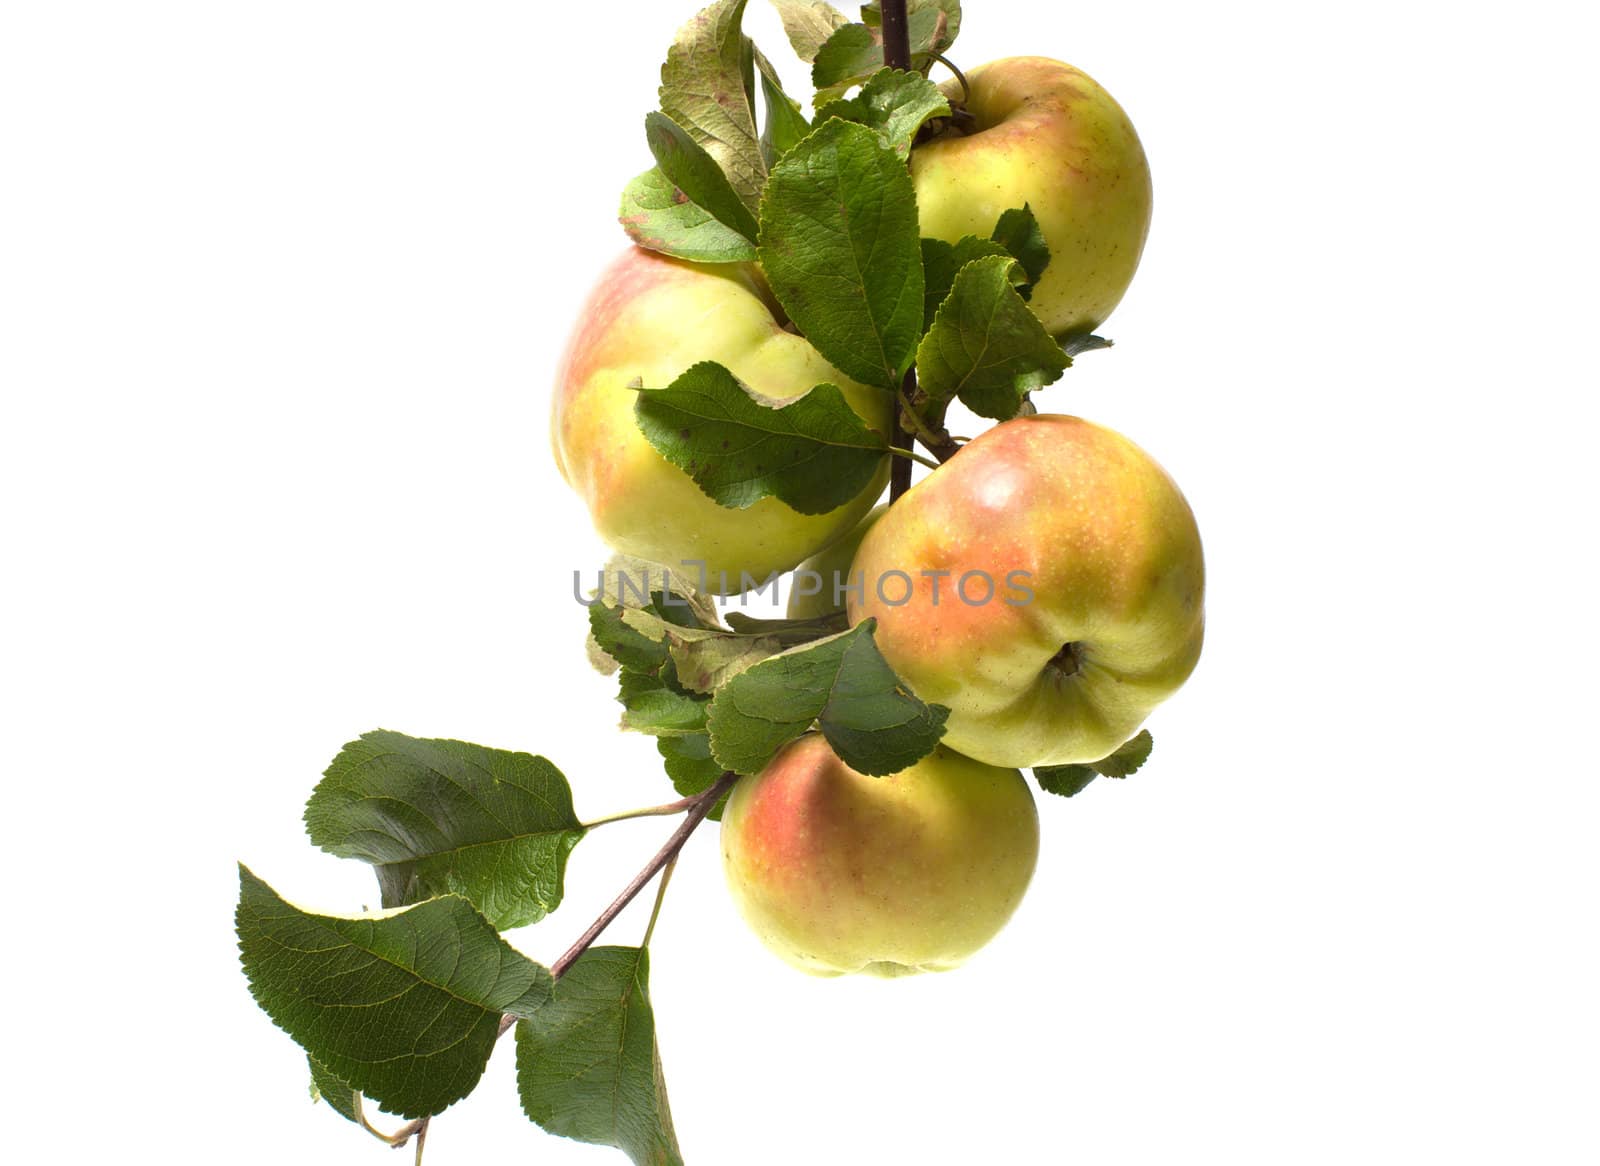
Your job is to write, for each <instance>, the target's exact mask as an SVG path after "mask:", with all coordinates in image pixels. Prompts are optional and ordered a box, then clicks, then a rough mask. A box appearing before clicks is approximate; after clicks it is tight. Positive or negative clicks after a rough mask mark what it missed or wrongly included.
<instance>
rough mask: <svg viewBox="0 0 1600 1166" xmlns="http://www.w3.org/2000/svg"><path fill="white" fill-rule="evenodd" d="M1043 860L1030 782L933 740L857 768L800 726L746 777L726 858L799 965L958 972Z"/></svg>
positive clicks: (784, 951)
mask: <svg viewBox="0 0 1600 1166" xmlns="http://www.w3.org/2000/svg"><path fill="white" fill-rule="evenodd" d="M1038 856H1039V817H1038V812H1037V811H1036V810H1035V808H1034V804H1033V795H1032V793H1030V792H1029V790H1028V785H1027V782H1025V781H1024V780H1023V778H1022V775H1021V774H1020V773H1018V772H1017V771H1016V770H1014V769H996V768H994V767H992V766H988V765H983V764H981V763H979V762H977V761H973V760H972V759H971V758H969V757H962V756H961V755H960V754H957V753H954V752H952V751H951V750H949V749H946V748H944V747H942V746H941V747H939V748H937V749H935V750H934V752H932V753H931V754H929V755H928V756H927V757H925V758H923V759H922V760H921V761H919V762H917V764H915V765H913V766H912V767H911V768H910V769H905V770H902V771H900V772H899V773H895V774H891V775H890V776H888V777H865V776H863V775H861V774H859V773H857V772H856V771H855V770H853V769H851V768H850V767H849V766H848V765H846V764H845V763H844V762H843V761H841V760H839V758H838V757H837V756H835V755H834V753H833V750H832V749H830V748H829V747H828V743H827V741H826V740H825V739H824V738H823V737H821V736H820V735H818V734H815V733H813V734H809V735H807V736H805V737H801V738H800V739H799V740H797V741H794V742H791V743H790V744H789V745H787V746H785V747H784V749H783V750H782V751H781V752H780V753H779V754H778V756H777V757H775V758H774V759H773V760H772V762H771V764H769V765H768V766H767V768H766V769H764V770H762V771H761V772H760V773H759V774H756V775H754V776H751V777H746V778H742V779H741V780H740V781H739V782H738V784H736V785H735V786H734V787H733V792H732V794H730V795H729V797H728V805H727V808H726V809H725V810H724V811H723V815H722V857H723V868H724V870H725V872H726V874H727V878H728V887H729V890H730V891H731V892H732V895H733V898H734V901H735V902H736V903H737V905H738V907H739V909H740V911H741V913H742V914H743V915H744V917H745V920H746V921H747V922H748V923H749V924H750V926H751V928H753V929H754V931H755V932H756V934H757V935H758V936H760V937H761V939H762V941H763V942H764V943H765V944H766V945H767V946H768V947H769V948H771V949H772V950H773V951H775V952H776V953H777V954H778V955H780V956H782V957H783V958H784V959H785V960H787V961H788V962H789V963H791V964H793V965H794V966H795V967H797V968H800V969H801V970H802V971H807V972H812V973H815V974H817V975H841V974H845V973H849V972H866V973H869V974H872V975H879V976H898V975H906V974H908V973H911V972H924V971H944V970H946V969H949V968H953V967H955V966H956V965H958V964H960V963H961V962H962V961H964V960H965V959H966V958H967V957H968V956H970V955H972V953H973V952H975V951H977V950H978V949H979V948H980V947H982V946H983V945H984V944H986V943H988V942H989V940H991V939H993V938H994V937H995V935H996V934H997V933H998V932H999V931H1000V928H1001V927H1003V926H1004V925H1005V922H1006V920H1007V919H1009V918H1011V914H1012V912H1013V911H1015V910H1016V908H1017V904H1018V903H1020V902H1021V901H1022V895H1023V892H1024V891H1026V890H1027V887H1028V880H1029V879H1030V878H1032V877H1033V868H1034V863H1035V862H1036V861H1037V859H1038Z"/></svg>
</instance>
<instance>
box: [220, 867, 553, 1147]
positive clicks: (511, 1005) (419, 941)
mask: <svg viewBox="0 0 1600 1166" xmlns="http://www.w3.org/2000/svg"><path fill="white" fill-rule="evenodd" d="M234 920H235V924H236V927H237V929H238V935H239V954H240V959H241V962H242V963H243V965H244V971H245V975H246V976H247V977H248V978H249V980H250V991H251V994H252V995H254V996H255V998H256V1002H257V1003H258V1004H260V1005H261V1007H262V1008H263V1009H264V1010H265V1011H266V1013H267V1015H268V1016H270V1017H272V1020H273V1022H274V1023H275V1024H277V1025H278V1027H280V1028H282V1029H283V1030H284V1031H285V1032H287V1033H288V1034H289V1035H290V1036H292V1037H293V1038H294V1039H295V1040H296V1041H297V1042H299V1044H300V1046H301V1047H302V1048H303V1049H305V1050H306V1052H308V1053H310V1054H311V1055H312V1056H313V1057H315V1058H316V1059H317V1060H318V1061H320V1062H321V1063H322V1064H323V1065H324V1066H325V1067H326V1068H327V1070H328V1072H330V1073H332V1074H333V1075H334V1076H335V1077H337V1078H338V1079H339V1080H341V1081H347V1082H349V1084H350V1087H351V1088H352V1089H356V1090H359V1091H360V1092H361V1093H362V1094H363V1095H364V1096H366V1097H370V1098H372V1099H373V1100H374V1101H376V1102H378V1103H379V1104H380V1105H382V1106H383V1108H384V1109H386V1110H388V1111H389V1112H391V1113H397V1114H399V1115H401V1116H402V1117H409V1118H416V1117H427V1116H430V1115H432V1114H436V1113H439V1112H441V1111H442V1110H444V1109H445V1108H446V1107H447V1106H449V1105H451V1104H452V1103H454V1102H456V1101H459V1100H460V1099H461V1098H463V1097H465V1096H466V1095H467V1094H468V1093H470V1092H471V1091H472V1088H473V1086H474V1085H476V1084H477V1083H478V1078H480V1077H481V1076H482V1075H483V1070H484V1067H485V1066H486V1065H487V1064H488V1062H489V1053H490V1051H491V1050H492V1049H493V1048H494V1042H495V1037H496V1035H497V1034H498V1031H499V1027H500V1017H501V1015H502V1014H504V1013H510V1014H512V1015H513V1016H517V1017H529V1016H532V1015H533V1014H534V1012H535V1010H537V1009H538V1008H539V1007H540V1006H541V1005H543V1004H544V1003H546V1002H547V1001H548V1000H549V998H550V982H551V981H550V973H549V972H548V971H547V970H546V969H544V968H543V967H540V966H539V965H538V964H536V963H534V962H533V961H532V960H530V959H528V958H526V957H525V956H523V955H521V954H520V953H519V952H517V951H515V950H514V949H513V948H512V947H511V946H510V945H509V944H507V943H506V941H505V940H503V939H501V938H500V936H499V934H498V933H496V931H495V930H494V928H492V927H491V926H489V923H488V921H487V920H485V919H484V918H483V916H482V915H479V914H478V913H477V912H476V911H474V910H473V909H472V906H471V904H469V903H468V902H467V901H466V900H465V899H461V898H457V897H455V896H453V895H452V896H447V897H445V898H441V899H430V900H428V901H427V902H426V903H418V904H417V905H416V906H414V907H406V908H403V909H401V910H399V911H396V912H394V913H392V914H387V915H382V916H371V917H366V918H354V919H352V918H346V917H343V916H335V915H313V914H311V913H309V912H306V911H302V910H301V909H300V908H298V907H294V906H291V905H290V904H289V903H286V902H284V900H283V899H281V898H279V897H278V895H277V893H276V892H274V891H273V889H272V888H271V887H269V886H267V884H266V883H264V882H262V881H261V880H260V879H258V878H256V877H255V875H253V874H251V873H250V871H248V870H247V869H245V868H244V867H243V866H241V867H240V868H239V908H238V911H237V913H236V915H235V917H234Z"/></svg>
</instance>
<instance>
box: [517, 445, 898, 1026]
mask: <svg viewBox="0 0 1600 1166" xmlns="http://www.w3.org/2000/svg"><path fill="white" fill-rule="evenodd" d="M905 464H906V465H910V463H909V462H906V463H905ZM738 780H739V775H738V774H737V773H724V774H723V775H722V776H721V777H719V778H717V781H716V784H715V785H713V786H712V787H711V788H710V789H708V790H706V791H705V792H704V793H701V794H696V795H695V797H694V799H693V800H692V801H691V802H690V804H689V814H688V816H687V817H686V818H684V820H683V821H682V822H680V823H679V824H678V828H677V829H676V830H674V831H673V832H672V837H670V838H668V839H667V841H666V844H665V845H664V846H662V848H661V849H660V850H658V851H656V854H655V857H654V858H652V859H651V860H650V861H649V862H648V863H646V864H645V867H644V869H643V870H641V871H640V872H639V873H638V874H636V875H634V876H633V881H632V882H630V883H629V884H628V885H627V886H626V887H624V888H623V889H622V893H621V894H620V895H618V896H617V897H616V898H615V899H614V900H612V903H611V906H609V907H607V908H606V909H605V910H604V911H602V912H601V913H600V918H598V919H596V920H595V921H594V922H593V923H591V924H590V925H589V929H588V930H587V931H585V932H584V933H583V934H582V935H580V936H579V937H578V942H576V943H574V944H573V945H572V946H571V947H569V948H568V949H567V950H566V952H565V953H564V954H563V955H562V956H561V958H560V959H558V960H556V962H555V963H553V964H551V965H550V975H551V976H552V977H554V978H555V979H557V980H559V979H560V978H561V977H562V976H563V975H564V974H565V973H566V971H567V969H568V968H570V967H572V965H573V964H575V963H577V962H578V957H579V956H581V955H583V953H584V952H586V951H588V950H589V948H590V946H591V945H592V944H593V943H594V941H595V940H596V939H598V938H600V933H601V932H602V931H604V930H605V929H606V928H607V927H608V926H610V925H611V921H612V920H613V919H615V918H616V917H617V916H618V915H620V914H622V909H623V908H624V907H626V906H627V905H628V904H629V903H631V902H633V899H634V896H635V895H637V894H638V893H639V892H640V891H642V890H644V888H645V885H646V884H647V883H649V881H650V880H651V879H653V878H655V876H656V874H657V873H658V872H659V871H660V870H661V868H662V867H664V866H666V865H667V864H668V863H669V862H671V861H672V860H673V859H675V858H677V857H678V852H679V851H680V850H682V849H683V844H684V843H685V842H687V841H689V835H691V834H693V833H694V831H695V827H697V826H699V825H700V823H701V822H703V821H705V817H706V815H707V814H709V813H710V812H711V810H712V807H714V806H715V805H716V804H717V802H718V801H719V800H720V799H721V797H722V795H723V794H725V793H727V792H728V790H729V789H730V788H732V786H733V783H734V782H736V781H738ZM501 1023H502V1025H504V1021H502V1022H501ZM501 1031H502V1032H503V1031H504V1027H502V1029H501Z"/></svg>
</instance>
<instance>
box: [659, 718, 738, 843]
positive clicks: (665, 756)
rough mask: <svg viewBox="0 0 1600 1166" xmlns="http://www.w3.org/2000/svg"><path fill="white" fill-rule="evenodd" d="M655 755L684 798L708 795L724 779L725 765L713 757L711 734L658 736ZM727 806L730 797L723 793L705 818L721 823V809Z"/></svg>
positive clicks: (674, 787)
mask: <svg viewBox="0 0 1600 1166" xmlns="http://www.w3.org/2000/svg"><path fill="white" fill-rule="evenodd" d="M656 752H657V753H660V754H661V761H662V765H663V767H664V768H665V769H666V771H667V776H668V777H669V778H671V779H672V788H673V789H675V790H677V791H678V793H679V795H680V796H682V797H686V798H692V797H694V795H695V794H701V793H705V791H706V790H708V789H710V788H711V787H712V786H714V785H716V784H717V779H718V778H719V777H721V776H722V766H720V765H718V764H717V759H716V758H715V757H713V756H711V735H710V734H709V733H691V734H689V735H688V736H684V737H657V738H656ZM727 804H728V795H727V794H724V795H722V797H721V798H719V799H718V801H717V804H716V805H715V806H713V807H712V808H711V812H710V813H709V814H707V815H706V817H708V818H710V819H711V820H712V821H713V822H715V821H718V820H720V819H721V817H722V808H723V807H724V806H725V805H727Z"/></svg>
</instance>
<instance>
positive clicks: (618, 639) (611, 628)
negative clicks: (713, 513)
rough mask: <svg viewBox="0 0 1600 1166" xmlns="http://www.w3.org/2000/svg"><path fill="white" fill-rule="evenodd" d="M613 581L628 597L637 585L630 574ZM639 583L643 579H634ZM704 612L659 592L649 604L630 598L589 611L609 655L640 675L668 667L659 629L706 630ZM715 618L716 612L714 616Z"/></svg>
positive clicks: (597, 637) (596, 634)
mask: <svg viewBox="0 0 1600 1166" xmlns="http://www.w3.org/2000/svg"><path fill="white" fill-rule="evenodd" d="M612 578H613V579H615V580H619V581H622V586H621V588H619V590H620V591H623V592H624V593H625V592H627V591H630V590H631V588H632V586H633V584H632V583H628V582H626V580H628V579H629V578H630V576H629V575H627V574H622V573H619V574H618V575H615V576H612ZM634 578H636V579H637V580H638V582H639V583H641V584H643V583H645V582H646V578H645V577H643V576H638V577H634ZM703 614H704V613H703V612H702V611H701V610H698V609H697V607H696V605H695V604H693V603H692V601H690V600H686V599H684V598H683V597H682V596H680V595H677V594H675V593H674V592H672V591H664V590H658V591H654V592H651V593H650V597H649V600H648V602H646V603H643V604H640V603H638V602H637V601H635V602H632V603H629V602H627V601H626V598H624V599H621V600H616V601H614V602H606V601H604V600H602V601H601V602H598V603H595V604H593V605H591V606H590V608H589V631H590V634H591V635H592V636H593V637H594V641H595V643H596V644H598V645H599V646H600V648H601V650H602V651H604V652H605V653H606V655H608V656H610V657H611V658H612V659H613V660H615V661H616V662H617V663H619V664H621V665H622V666H623V667H625V668H631V669H633V670H635V671H638V672H657V671H659V670H660V668H661V666H662V665H663V664H665V663H666V661H667V655H668V651H667V649H668V645H667V642H666V637H665V635H664V634H663V633H661V632H659V631H657V630H656V629H657V625H664V626H671V627H681V628H691V629H693V628H706V626H707V625H706V624H705V623H704V622H703V620H702V616H703ZM712 615H713V618H714V616H715V612H714V611H713V612H712Z"/></svg>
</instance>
